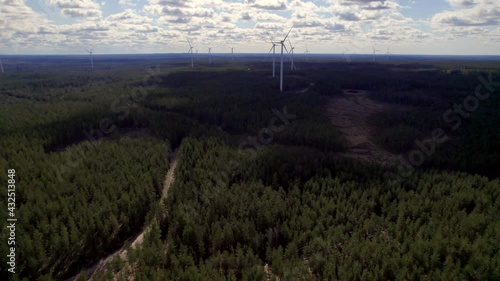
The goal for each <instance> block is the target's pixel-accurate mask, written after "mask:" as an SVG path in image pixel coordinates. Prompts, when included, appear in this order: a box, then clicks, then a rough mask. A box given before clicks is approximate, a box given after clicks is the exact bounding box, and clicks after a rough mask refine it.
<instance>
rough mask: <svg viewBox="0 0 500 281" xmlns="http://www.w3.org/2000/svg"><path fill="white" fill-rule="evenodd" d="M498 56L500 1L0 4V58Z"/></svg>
mask: <svg viewBox="0 0 500 281" xmlns="http://www.w3.org/2000/svg"><path fill="white" fill-rule="evenodd" d="M292 26H293V29H292V30H291V32H290V36H289V38H290V41H291V42H288V43H287V44H288V46H289V44H290V43H291V44H293V46H294V47H295V52H296V53H303V52H304V51H305V50H306V49H308V50H309V51H310V52H311V53H332V54H340V53H349V54H371V53H372V52H373V49H375V50H377V51H376V52H377V53H378V54H386V53H392V54H428V55H447V54H448V55H500V0H390V1H383V0H315V1H314V0H238V1H236V0H231V1H225V0H0V54H3V55H10V54H82V53H83V54H84V53H86V50H89V49H91V48H92V49H93V51H94V54H129V53H186V52H187V51H188V50H189V44H188V42H187V40H188V39H189V40H190V41H191V43H192V45H193V46H194V50H195V51H196V50H198V52H200V53H206V52H208V48H209V47H211V48H212V52H213V53H229V52H230V51H231V47H233V46H234V52H235V53H267V52H268V51H269V49H270V48H271V43H270V42H269V41H270V40H275V41H278V40H282V39H283V38H284V37H285V35H286V34H287V32H288V31H289V30H290V28H291V27H292Z"/></svg>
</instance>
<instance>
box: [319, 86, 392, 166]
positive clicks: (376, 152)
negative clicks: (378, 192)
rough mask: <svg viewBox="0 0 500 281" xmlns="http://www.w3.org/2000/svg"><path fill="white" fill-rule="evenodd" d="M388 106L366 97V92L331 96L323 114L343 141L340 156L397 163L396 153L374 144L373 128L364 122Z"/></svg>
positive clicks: (356, 91) (352, 91) (388, 163)
mask: <svg viewBox="0 0 500 281" xmlns="http://www.w3.org/2000/svg"><path fill="white" fill-rule="evenodd" d="M392 109H393V106H392V105H390V104H387V103H383V102H379V101H375V100H372V99H370V98H369V93H368V92H367V91H361V90H344V91H343V95H342V96H340V97H335V98H332V99H331V100H330V102H329V103H328V105H327V106H326V115H327V116H328V117H329V118H330V120H331V122H332V123H333V125H335V127H337V129H338V130H339V131H340V132H341V133H342V134H343V135H344V137H345V139H346V141H347V146H348V151H347V152H346V153H343V155H344V156H347V157H352V158H355V159H359V160H363V161H367V162H375V163H379V164H382V165H397V164H398V163H399V162H398V159H397V157H398V156H397V155H396V154H393V153H390V152H388V151H387V150H385V149H383V148H381V147H379V146H378V145H376V144H375V143H374V137H375V131H376V128H375V127H373V126H372V125H370V124H369V122H368V120H369V118H370V115H372V114H374V113H378V112H383V111H389V110H392Z"/></svg>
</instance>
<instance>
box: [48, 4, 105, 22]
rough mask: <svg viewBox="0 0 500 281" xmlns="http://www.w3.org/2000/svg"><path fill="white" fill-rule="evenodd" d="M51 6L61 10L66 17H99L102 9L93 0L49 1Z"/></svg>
mask: <svg viewBox="0 0 500 281" xmlns="http://www.w3.org/2000/svg"><path fill="white" fill-rule="evenodd" d="M47 3H48V4H49V5H53V6H56V7H58V8H59V10H60V11H61V15H63V16H66V17H73V18H79V17H99V16H101V14H102V13H101V7H100V6H99V4H98V3H96V2H95V1H93V0H47Z"/></svg>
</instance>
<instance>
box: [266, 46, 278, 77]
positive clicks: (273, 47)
mask: <svg viewBox="0 0 500 281" xmlns="http://www.w3.org/2000/svg"><path fill="white" fill-rule="evenodd" d="M271 44H273V46H272V47H271V49H270V50H269V52H268V54H269V53H271V51H273V77H276V75H275V73H276V46H278V45H277V44H276V43H274V42H273V39H272V38H271Z"/></svg>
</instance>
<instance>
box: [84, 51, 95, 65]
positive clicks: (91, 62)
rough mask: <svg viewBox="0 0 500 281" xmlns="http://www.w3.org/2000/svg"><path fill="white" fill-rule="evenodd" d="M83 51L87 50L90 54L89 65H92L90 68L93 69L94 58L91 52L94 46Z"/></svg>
mask: <svg viewBox="0 0 500 281" xmlns="http://www.w3.org/2000/svg"><path fill="white" fill-rule="evenodd" d="M85 51H87V53H89V54H90V66H91V67H92V69H94V59H93V58H92V53H93V52H94V47H92V48H90V50H88V49H85Z"/></svg>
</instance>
